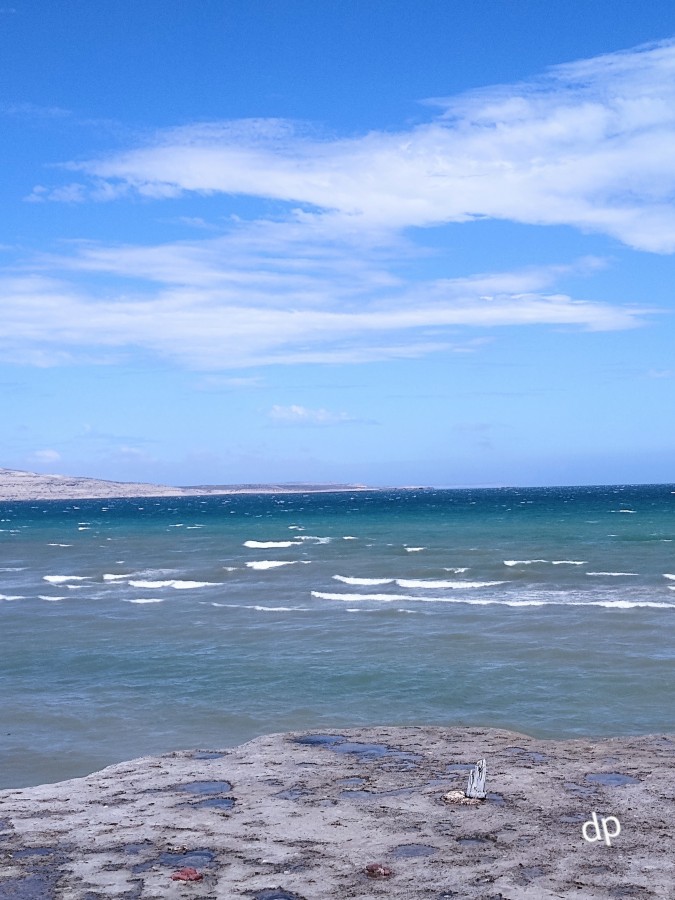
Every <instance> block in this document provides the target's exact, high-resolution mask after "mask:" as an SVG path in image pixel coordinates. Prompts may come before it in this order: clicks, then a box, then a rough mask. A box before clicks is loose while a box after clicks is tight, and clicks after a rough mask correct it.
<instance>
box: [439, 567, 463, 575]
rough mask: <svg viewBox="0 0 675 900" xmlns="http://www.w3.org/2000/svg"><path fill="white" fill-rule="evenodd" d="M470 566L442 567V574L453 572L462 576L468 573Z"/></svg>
mask: <svg viewBox="0 0 675 900" xmlns="http://www.w3.org/2000/svg"><path fill="white" fill-rule="evenodd" d="M469 568H470V566H443V571H444V572H453V573H454V574H455V575H462V574H463V573H464V572H468V571H469Z"/></svg>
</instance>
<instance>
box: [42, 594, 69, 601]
mask: <svg viewBox="0 0 675 900" xmlns="http://www.w3.org/2000/svg"><path fill="white" fill-rule="evenodd" d="M67 599H68V598H67V597H49V596H47V594H38V600H49V601H50V602H52V603H55V602H56V601H57V600H67Z"/></svg>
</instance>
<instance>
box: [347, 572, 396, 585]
mask: <svg viewBox="0 0 675 900" xmlns="http://www.w3.org/2000/svg"><path fill="white" fill-rule="evenodd" d="M333 578H334V579H335V580H336V581H342V582H343V583H344V584H355V585H359V584H360V585H363V586H364V587H367V586H368V585H376V584H393V583H394V579H393V578H352V577H351V576H350V575H333Z"/></svg>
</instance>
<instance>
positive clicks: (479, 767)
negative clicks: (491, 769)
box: [466, 759, 487, 800]
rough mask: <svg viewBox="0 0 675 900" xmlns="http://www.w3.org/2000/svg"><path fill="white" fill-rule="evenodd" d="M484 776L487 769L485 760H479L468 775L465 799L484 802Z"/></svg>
mask: <svg viewBox="0 0 675 900" xmlns="http://www.w3.org/2000/svg"><path fill="white" fill-rule="evenodd" d="M486 774H487V769H486V763H485V760H484V759H479V760H478V762H477V763H476V765H475V766H474V767H473V769H472V770H471V772H470V773H469V786H468V787H467V789H466V796H467V797H473V798H474V799H476V800H484V799H485V798H486V797H487V794H486V792H485V776H486Z"/></svg>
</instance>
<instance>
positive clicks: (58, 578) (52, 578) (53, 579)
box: [42, 575, 89, 584]
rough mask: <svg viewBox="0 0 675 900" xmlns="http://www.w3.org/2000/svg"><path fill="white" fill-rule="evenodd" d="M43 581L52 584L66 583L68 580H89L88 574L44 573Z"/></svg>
mask: <svg viewBox="0 0 675 900" xmlns="http://www.w3.org/2000/svg"><path fill="white" fill-rule="evenodd" d="M42 580H43V581H48V582H49V583H50V584H65V583H66V582H67V581H88V580H89V576H88V575H43V576H42Z"/></svg>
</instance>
